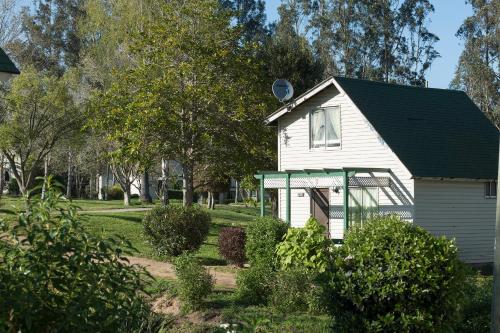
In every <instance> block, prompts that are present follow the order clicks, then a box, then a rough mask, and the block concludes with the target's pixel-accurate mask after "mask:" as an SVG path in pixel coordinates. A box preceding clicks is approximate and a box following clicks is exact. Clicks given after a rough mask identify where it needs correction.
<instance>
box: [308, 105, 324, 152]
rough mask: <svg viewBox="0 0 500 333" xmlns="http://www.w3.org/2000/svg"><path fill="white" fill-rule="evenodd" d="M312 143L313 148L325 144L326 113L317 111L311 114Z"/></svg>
mask: <svg viewBox="0 0 500 333" xmlns="http://www.w3.org/2000/svg"><path fill="white" fill-rule="evenodd" d="M311 118H312V119H311V141H312V146H313V147H322V146H324V144H325V112H324V110H317V111H314V112H313V113H312V114H311Z"/></svg>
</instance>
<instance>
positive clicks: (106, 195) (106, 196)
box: [104, 164, 110, 200]
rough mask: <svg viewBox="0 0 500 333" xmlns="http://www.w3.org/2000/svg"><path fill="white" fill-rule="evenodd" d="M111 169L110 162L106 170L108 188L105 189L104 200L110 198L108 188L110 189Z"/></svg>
mask: <svg viewBox="0 0 500 333" xmlns="http://www.w3.org/2000/svg"><path fill="white" fill-rule="evenodd" d="M109 171H110V166H109V164H108V169H107V171H106V188H105V189H104V200H108V190H109Z"/></svg>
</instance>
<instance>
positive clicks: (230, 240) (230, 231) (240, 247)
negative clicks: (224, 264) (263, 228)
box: [219, 227, 246, 267]
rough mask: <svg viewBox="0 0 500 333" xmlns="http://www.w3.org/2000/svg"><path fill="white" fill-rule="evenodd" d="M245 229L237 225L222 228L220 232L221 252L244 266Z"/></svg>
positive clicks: (228, 258)
mask: <svg viewBox="0 0 500 333" xmlns="http://www.w3.org/2000/svg"><path fill="white" fill-rule="evenodd" d="M245 239H246V236H245V230H243V229H242V228H237V227H227V228H222V229H221V230H220V232H219V253H220V255H221V256H223V257H224V258H225V259H226V260H227V261H229V262H230V263H232V264H235V265H237V266H239V267H242V266H243V264H244V263H245Z"/></svg>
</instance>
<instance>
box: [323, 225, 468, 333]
mask: <svg viewBox="0 0 500 333" xmlns="http://www.w3.org/2000/svg"><path fill="white" fill-rule="evenodd" d="M332 274H333V279H332V290H333V294H332V302H331V306H330V310H331V314H332V315H333V316H334V317H335V323H336V325H337V326H338V327H337V329H338V331H341V332H342V331H348V332H353V331H355V332H442V331H447V330H449V329H450V326H451V324H452V323H453V321H454V320H455V319H456V318H457V314H458V310H459V304H460V300H461V296H462V292H461V289H462V286H463V269H462V266H461V263H460V261H459V260H458V259H457V247H456V246H455V244H454V242H453V241H450V240H447V239H446V238H444V237H441V238H435V237H434V236H432V235H431V234H430V233H428V232H427V231H425V230H424V229H422V228H420V227H418V226H415V225H413V224H411V223H407V222H405V221H402V220H401V219H400V218H399V217H396V216H386V217H379V218H376V219H374V220H372V221H369V222H367V223H365V224H364V225H363V226H362V227H353V228H352V230H351V231H349V232H348V233H347V236H346V238H345V241H344V245H343V246H342V247H340V248H339V250H338V256H336V258H335V262H334V267H333V269H332Z"/></svg>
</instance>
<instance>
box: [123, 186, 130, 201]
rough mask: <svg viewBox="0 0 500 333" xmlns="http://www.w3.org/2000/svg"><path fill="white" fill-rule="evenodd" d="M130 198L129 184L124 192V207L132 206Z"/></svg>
mask: <svg viewBox="0 0 500 333" xmlns="http://www.w3.org/2000/svg"><path fill="white" fill-rule="evenodd" d="M130 196H131V191H130V184H128V183H127V185H126V186H125V189H124V191H123V205H124V206H130Z"/></svg>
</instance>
